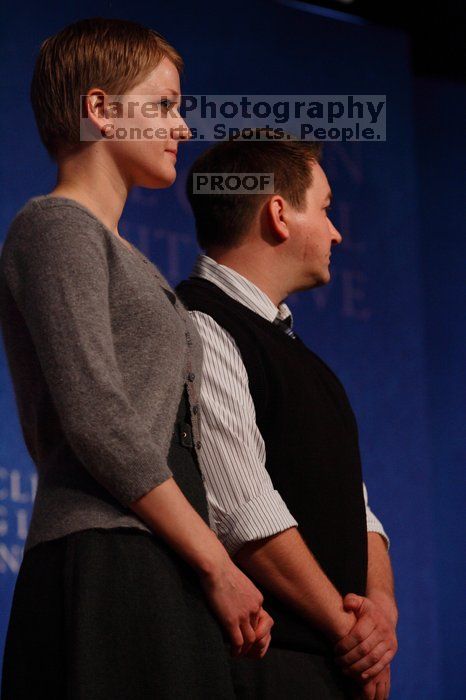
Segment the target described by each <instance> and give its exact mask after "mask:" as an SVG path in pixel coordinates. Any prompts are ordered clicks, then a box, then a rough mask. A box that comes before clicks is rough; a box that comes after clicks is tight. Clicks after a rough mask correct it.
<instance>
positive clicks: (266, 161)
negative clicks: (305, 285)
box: [186, 138, 322, 250]
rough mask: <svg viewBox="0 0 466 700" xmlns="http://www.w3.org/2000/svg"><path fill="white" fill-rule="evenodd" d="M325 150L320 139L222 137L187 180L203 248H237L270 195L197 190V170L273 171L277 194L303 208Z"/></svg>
mask: <svg viewBox="0 0 466 700" xmlns="http://www.w3.org/2000/svg"><path fill="white" fill-rule="evenodd" d="M321 153H322V144H321V143H319V142H316V141H298V140H286V139H280V140H278V139H277V140H275V139H274V140H272V139H271V138H260V139H258V140H254V141H252V140H246V139H242V138H239V139H235V140H229V141H222V142H221V143H217V144H215V145H214V146H212V147H211V148H209V149H207V150H206V151H204V153H202V154H201V155H200V156H199V157H198V158H197V159H196V160H195V161H194V163H193V164H192V166H191V168H190V171H189V173H188V179H187V183H186V193H187V196H188V199H189V203H190V204H191V207H192V210H193V213H194V218H195V221H196V232H197V240H198V243H199V245H200V247H201V248H202V249H204V250H207V249H209V248H211V247H213V246H220V247H222V248H223V247H224V248H232V247H235V245H236V244H237V243H239V241H240V240H241V239H242V237H243V235H244V234H245V233H246V232H247V230H248V228H249V226H250V225H251V223H252V221H253V219H254V216H255V215H256V214H257V211H258V208H259V207H260V205H261V204H262V202H264V201H265V200H266V199H268V198H269V197H270V196H271V195H270V194H263V193H262V194H236V193H234V194H219V193H212V194H205V193H203V194H196V193H195V192H194V173H273V174H274V192H275V193H276V194H280V195H282V197H284V198H285V199H286V200H287V201H288V202H289V203H290V204H291V205H292V206H293V207H294V208H295V209H297V210H299V211H302V210H303V209H304V208H305V201H306V190H307V189H308V188H309V187H310V185H311V184H312V170H311V165H312V162H319V161H320V158H321Z"/></svg>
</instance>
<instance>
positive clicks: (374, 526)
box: [366, 509, 390, 550]
mask: <svg viewBox="0 0 466 700" xmlns="http://www.w3.org/2000/svg"><path fill="white" fill-rule="evenodd" d="M366 520H367V532H378V533H379V535H381V536H382V537H383V538H384V540H385V544H386V545H387V550H389V549H390V539H389V537H388V535H387V533H386V532H385V530H384V529H383V525H382V523H381V522H380V520H379V519H378V518H377V517H376V516H375V515H374V513H373V512H372V511H371V510H369V509H367V510H366Z"/></svg>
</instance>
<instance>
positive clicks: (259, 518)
mask: <svg viewBox="0 0 466 700" xmlns="http://www.w3.org/2000/svg"><path fill="white" fill-rule="evenodd" d="M214 512H215V524H216V527H217V531H218V538H219V540H220V541H221V542H222V544H223V546H224V547H225V549H226V550H227V552H228V553H229V555H230V556H233V555H234V554H235V553H236V552H237V551H238V550H239V549H241V547H242V546H243V545H244V544H246V542H251V541H253V540H262V539H264V538H265V537H270V536H271V535H276V534H277V533H279V532H283V531H284V530H288V528H290V527H297V525H298V523H297V521H296V520H295V519H294V518H293V516H292V515H291V513H290V511H289V510H288V508H287V507H286V504H285V502H284V501H283V499H282V497H281V496H280V494H279V493H278V491H267V492H266V493H262V494H260V495H258V496H256V497H255V498H253V499H251V500H250V501H247V502H246V503H242V504H241V505H240V506H239V507H238V508H237V509H236V510H234V511H233V512H232V513H226V512H224V511H220V512H219V510H218V507H217V508H215V511H214Z"/></svg>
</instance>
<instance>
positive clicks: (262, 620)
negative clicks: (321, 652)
mask: <svg viewBox="0 0 466 700" xmlns="http://www.w3.org/2000/svg"><path fill="white" fill-rule="evenodd" d="M200 580H201V585H202V587H203V589H204V592H205V594H206V596H207V599H208V601H209V603H210V605H211V607H212V609H213V611H214V613H215V614H216V615H217V617H218V619H219V621H220V623H221V624H222V625H223V627H224V629H225V630H226V632H227V633H228V635H229V637H230V639H231V654H232V656H252V658H261V657H262V656H264V655H265V653H266V652H267V649H268V646H269V644H270V630H271V628H272V625H273V620H272V618H271V617H270V615H269V614H268V613H266V612H265V610H264V609H263V608H262V603H263V601H264V597H263V595H262V593H261V592H260V591H259V590H258V589H257V588H256V586H255V585H254V584H253V583H252V581H251V580H250V579H249V578H248V577H247V576H246V575H245V574H244V573H243V572H242V571H241V569H239V568H238V567H237V566H236V565H235V564H234V563H233V562H232V561H231V559H229V558H225V559H224V560H223V561H222V562H221V563H220V564H219V566H218V567H215V569H213V570H212V571H211V572H209V573H205V572H202V573H200Z"/></svg>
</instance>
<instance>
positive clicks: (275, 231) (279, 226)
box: [265, 194, 290, 243]
mask: <svg viewBox="0 0 466 700" xmlns="http://www.w3.org/2000/svg"><path fill="white" fill-rule="evenodd" d="M265 214H266V217H267V224H268V227H269V230H270V233H271V235H272V236H273V237H274V238H275V239H276V240H277V241H278V242H280V243H281V242H283V241H286V240H288V238H289V237H290V231H289V228H288V222H287V219H288V217H287V206H286V202H285V200H284V199H283V197H282V196H281V195H279V194H275V195H273V197H271V198H270V199H269V200H268V202H267V203H266V205H265Z"/></svg>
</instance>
